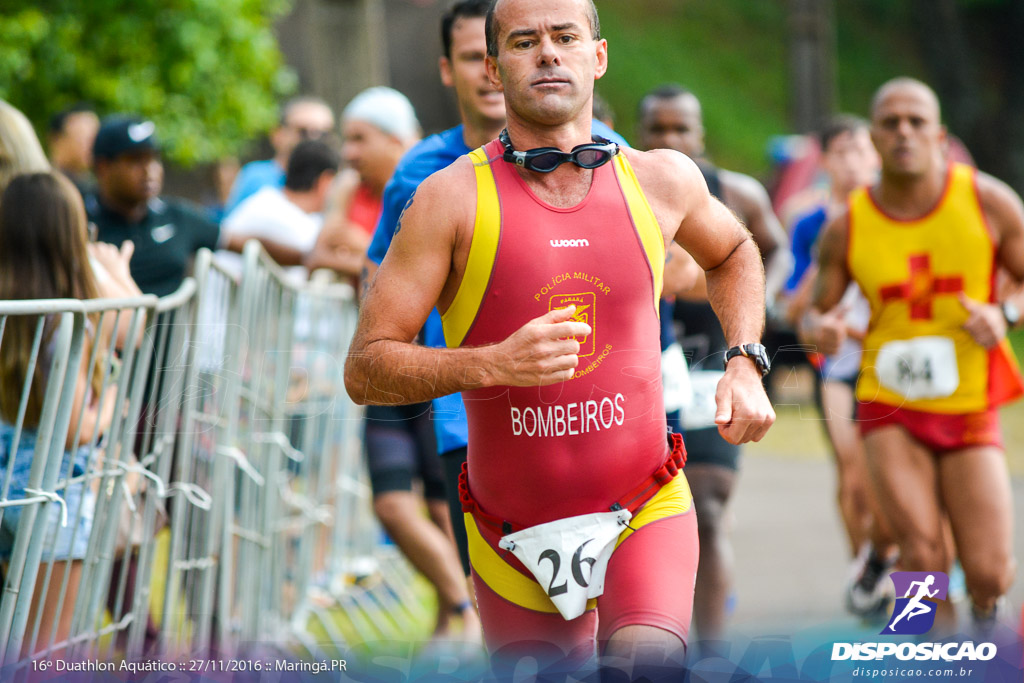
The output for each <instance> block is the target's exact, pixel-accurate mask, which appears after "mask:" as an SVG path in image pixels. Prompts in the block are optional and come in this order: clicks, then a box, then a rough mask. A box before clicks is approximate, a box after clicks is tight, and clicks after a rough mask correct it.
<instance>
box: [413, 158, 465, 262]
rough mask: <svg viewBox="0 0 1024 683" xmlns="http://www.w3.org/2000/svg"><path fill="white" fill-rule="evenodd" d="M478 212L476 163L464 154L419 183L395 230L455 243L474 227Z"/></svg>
mask: <svg viewBox="0 0 1024 683" xmlns="http://www.w3.org/2000/svg"><path fill="white" fill-rule="evenodd" d="M475 212H476V178H475V173H474V169H473V162H472V161H471V160H470V159H469V157H468V156H464V157H460V158H459V159H456V160H455V162H453V163H452V164H451V165H450V166H448V167H446V168H443V169H441V170H440V171H437V172H435V173H433V174H431V175H430V176H429V177H428V178H427V179H426V180H424V181H423V182H422V183H420V186H419V187H418V188H417V189H416V192H415V193H414V194H413V196H412V197H411V198H410V199H409V202H408V204H406V207H405V210H404V211H403V212H402V216H401V217H400V218H399V221H398V230H397V231H396V233H401V232H403V231H404V229H405V228H412V229H414V230H415V231H417V232H422V231H428V232H429V233H430V235H431V236H433V237H435V238H445V237H447V238H450V239H451V240H452V241H453V242H455V241H458V240H460V239H462V238H463V237H465V235H463V234H462V233H463V231H464V230H466V229H471V228H472V226H473V220H472V219H473V216H474V214H475Z"/></svg>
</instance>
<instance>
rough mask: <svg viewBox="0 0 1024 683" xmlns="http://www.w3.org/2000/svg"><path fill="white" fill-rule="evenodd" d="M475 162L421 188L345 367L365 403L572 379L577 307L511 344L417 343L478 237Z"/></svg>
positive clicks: (355, 396) (352, 389)
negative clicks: (466, 243) (462, 253)
mask: <svg viewBox="0 0 1024 683" xmlns="http://www.w3.org/2000/svg"><path fill="white" fill-rule="evenodd" d="M474 183H475V181H474V172H473V168H472V166H471V162H470V161H469V160H468V159H463V160H460V161H457V162H456V163H455V164H453V165H452V166H449V167H448V168H447V169H445V170H443V171H440V172H438V173H437V174H435V175H433V176H431V177H430V178H428V179H427V180H426V181H424V182H423V184H422V185H420V188H419V190H418V191H417V193H416V199H415V201H414V202H412V204H410V205H409V206H408V207H407V208H406V211H405V213H404V215H403V216H402V218H401V219H400V221H399V226H398V229H397V230H396V233H395V238H394V241H393V242H392V243H391V248H390V249H389V250H388V253H387V256H385V258H384V261H383V263H381V265H380V268H379V269H378V271H377V274H376V276H375V277H374V279H373V281H372V282H371V284H370V286H369V288H368V291H367V293H366V298H365V299H364V300H363V306H362V309H361V311H360V315H359V324H358V327H357V329H356V333H355V336H354V338H353V339H352V344H351V347H350V350H349V355H348V359H347V361H346V363H345V387H346V389H347V390H348V393H349V396H350V397H351V398H352V400H353V401H355V402H356V403H359V404H364V403H374V404H398V403H417V402H420V401H426V400H428V399H432V398H436V397H438V396H445V395H447V394H452V393H455V392H458V391H463V390H467V389H474V388H478V387H485V386H499V385H512V386H537V385H543V384H553V383H555V382H560V381H564V380H567V379H569V378H570V377H571V376H572V373H573V371H574V370H575V368H576V365H577V363H578V362H579V359H578V358H577V356H576V354H577V353H578V352H579V348H580V347H579V342H577V341H576V340H575V339H573V337H574V336H577V335H579V336H585V335H587V334H590V332H591V330H590V326H589V325H586V324H584V323H579V322H571V321H569V318H570V317H571V316H572V314H573V313H574V312H575V309H574V307H572V306H570V307H569V308H565V309H560V310H555V311H550V312H549V313H547V314H545V315H544V316H541V317H540V318H536V319H534V320H531V321H529V322H527V323H526V324H525V325H523V326H522V327H521V328H520V329H519V330H517V331H516V332H514V333H513V334H512V335H511V336H509V337H508V338H507V339H505V340H504V341H502V342H500V343H498V344H491V345H488V346H481V347H467V348H458V349H436V348H430V347H424V346H418V345H416V344H414V343H412V342H413V339H414V338H415V337H416V334H417V333H418V332H419V330H420V328H421V327H422V326H423V323H424V322H425V321H426V319H427V316H428V315H429V313H430V310H431V309H432V308H433V307H434V305H435V304H437V303H438V301H439V299H440V300H442V302H444V303H447V302H448V301H450V300H451V297H452V296H453V295H454V291H455V287H456V286H457V284H458V283H457V282H456V278H455V277H454V276H453V264H454V263H455V257H456V253H457V249H458V246H459V245H460V243H461V240H463V239H470V235H471V231H470V229H469V227H468V226H470V225H472V222H473V215H474V213H475V193H473V192H472V191H470V192H468V193H467V192H465V191H462V192H457V193H455V192H452V191H451V188H453V187H458V188H472V187H474Z"/></svg>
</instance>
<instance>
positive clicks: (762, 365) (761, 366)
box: [724, 344, 772, 377]
mask: <svg viewBox="0 0 1024 683" xmlns="http://www.w3.org/2000/svg"><path fill="white" fill-rule="evenodd" d="M736 356H743V357H744V358H749V359H750V360H752V361H754V365H756V366H757V369H758V370H760V371H761V376H762V377H764V376H765V375H767V374H768V371H769V370H771V369H772V364H771V361H769V360H768V351H767V350H765V348H764V346H763V345H761V344H743V345H742V346H734V347H732V348H731V349H729V350H728V351H726V352H725V363H724V366H725V367H726V368H728V367H729V361H730V360H732V359H733V358H735V357H736Z"/></svg>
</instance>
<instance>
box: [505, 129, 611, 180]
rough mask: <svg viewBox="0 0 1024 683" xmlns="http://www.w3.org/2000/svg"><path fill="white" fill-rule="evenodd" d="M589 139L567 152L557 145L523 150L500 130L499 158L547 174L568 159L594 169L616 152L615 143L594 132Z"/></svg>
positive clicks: (606, 161)
mask: <svg viewBox="0 0 1024 683" xmlns="http://www.w3.org/2000/svg"><path fill="white" fill-rule="evenodd" d="M593 140H594V141H593V142H588V143H586V144H584V145H576V146H575V147H573V148H572V151H571V152H563V151H562V150H560V149H558V148H557V147H537V148H536V149H530V150H527V151H525V152H519V151H516V149H515V148H514V147H512V141H511V140H510V139H509V137H508V130H507V129H506V130H503V131H501V135H499V136H498V141H499V142H501V144H502V145H504V146H505V153H504V154H503V155H502V157H501V158H502V159H504V160H505V161H507V162H509V163H510V164H515V165H516V166H520V167H522V168H525V169H526V170H528V171H536V172H537V173H551V172H552V171H554V170H555V169H556V168H558V167H559V166H561V165H562V164H564V163H568V162H572V163H574V164H576V165H577V166H579V167H580V168H597V167H598V166H603V165H604V164H607V163H608V162H609V161H611V159H612V157H613V156H615V155H616V154H618V153H619V146H618V144H616V143H614V142H612V141H611V140H606V139H605V138H602V137H600V136H597V135H595V136H594V137H593Z"/></svg>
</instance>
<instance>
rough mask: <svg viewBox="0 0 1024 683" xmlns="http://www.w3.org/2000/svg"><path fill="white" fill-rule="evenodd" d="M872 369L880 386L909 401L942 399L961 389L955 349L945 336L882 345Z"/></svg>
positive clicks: (951, 341)
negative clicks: (876, 374) (958, 388)
mask: <svg viewBox="0 0 1024 683" xmlns="http://www.w3.org/2000/svg"><path fill="white" fill-rule="evenodd" d="M875 370H876V372H877V373H878V381H879V383H880V384H881V385H882V386H883V387H885V388H886V389H888V390H889V391H893V392H895V393H897V394H899V395H900V396H903V397H904V398H907V399H910V400H918V399H929V398H944V397H946V396H949V395H951V394H952V393H953V392H954V391H956V388H957V387H958V386H960V374H959V372H958V370H957V364H956V347H955V346H954V345H953V340H952V339H949V338H948V337H917V338H915V339H907V340H904V341H891V342H888V343H886V344H883V345H882V348H880V349H879V350H878V357H877V359H876V360H875Z"/></svg>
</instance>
